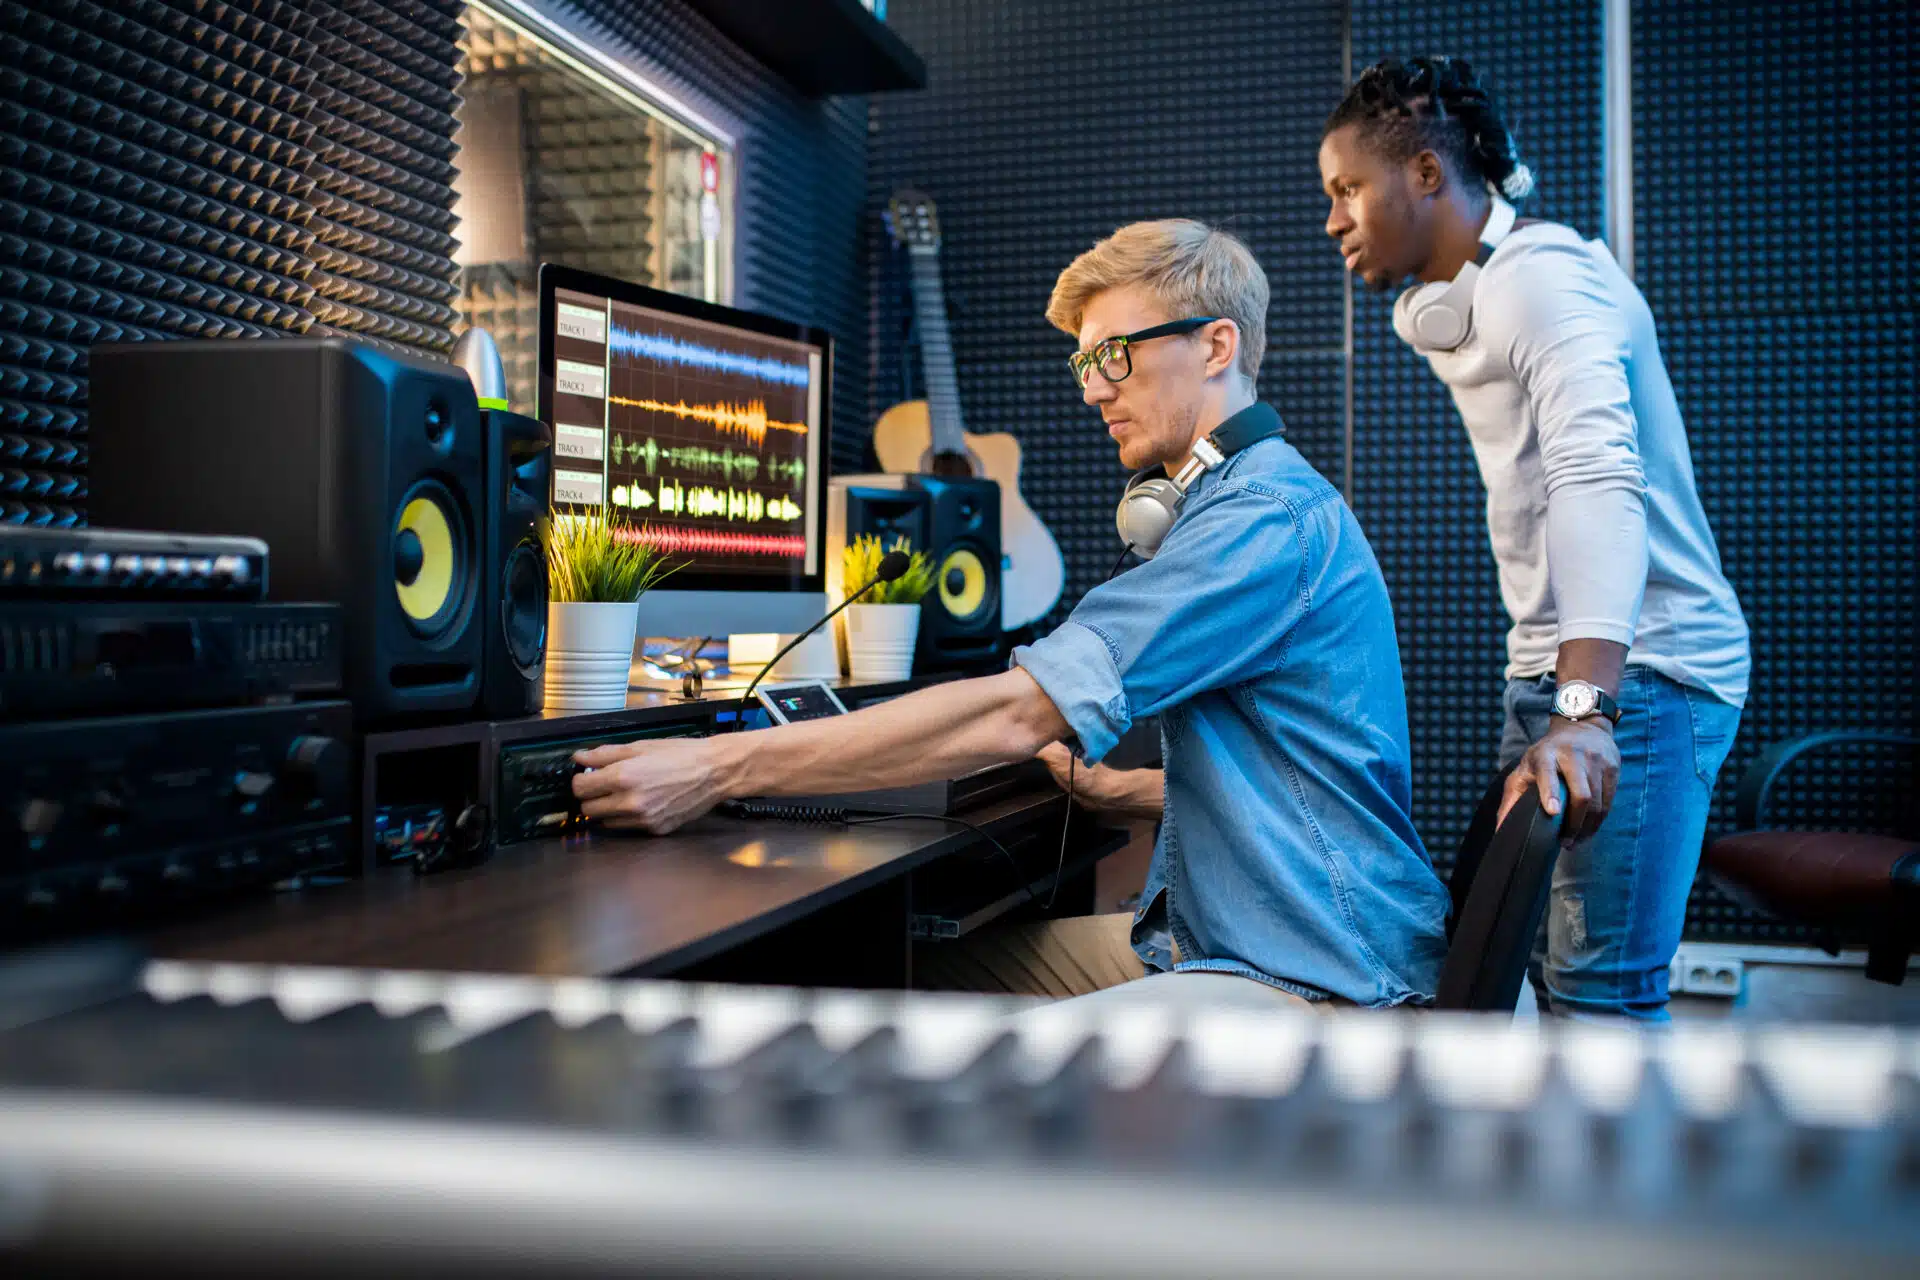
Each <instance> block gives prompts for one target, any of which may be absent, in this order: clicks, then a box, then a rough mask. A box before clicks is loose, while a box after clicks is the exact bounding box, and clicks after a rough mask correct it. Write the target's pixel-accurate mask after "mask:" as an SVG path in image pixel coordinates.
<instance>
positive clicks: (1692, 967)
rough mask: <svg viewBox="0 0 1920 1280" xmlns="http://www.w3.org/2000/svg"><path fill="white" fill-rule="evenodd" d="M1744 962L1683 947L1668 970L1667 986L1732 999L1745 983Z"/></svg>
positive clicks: (1680, 992) (1700, 994) (1693, 993)
mask: <svg viewBox="0 0 1920 1280" xmlns="http://www.w3.org/2000/svg"><path fill="white" fill-rule="evenodd" d="M1746 977H1747V967H1746V965H1745V963H1743V962H1742V961H1739V960H1735V959H1732V958H1729V957H1723V956H1715V955H1709V954H1705V953H1693V954H1689V953H1688V952H1686V951H1680V952H1678V953H1676V954H1675V955H1674V957H1673V964H1672V966H1671V967H1670V968H1669V970H1668V973H1667V989H1668V990H1669V991H1671V992H1675V993H1679V994H1684V995H1692V996H1721V997H1724V998H1726V999H1729V1000H1732V999H1735V998H1737V997H1738V996H1739V994H1740V989H1741V987H1742V986H1743V985H1744V984H1745V982H1746Z"/></svg>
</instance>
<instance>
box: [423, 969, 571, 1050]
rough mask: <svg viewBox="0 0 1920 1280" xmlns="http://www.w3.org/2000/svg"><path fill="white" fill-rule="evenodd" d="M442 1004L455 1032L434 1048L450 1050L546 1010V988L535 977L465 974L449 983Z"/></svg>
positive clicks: (443, 1038) (442, 994)
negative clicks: (497, 1028)
mask: <svg viewBox="0 0 1920 1280" xmlns="http://www.w3.org/2000/svg"><path fill="white" fill-rule="evenodd" d="M440 1004H441V1007H442V1008H444V1009H445V1010H446V1011H447V1020H448V1021H449V1022H450V1023H451V1024H452V1030H453V1032H454V1034H452V1035H448V1036H443V1037H441V1038H440V1040H439V1041H438V1042H437V1043H436V1044H434V1045H433V1046H432V1047H433V1048H437V1049H450V1048H452V1047H453V1046H454V1045H455V1044H458V1043H460V1042H461V1041H463V1040H470V1039H472V1038H473V1037H475V1036H478V1035H484V1034H485V1033H487V1032H489V1031H491V1030H493V1029H494V1028H495V1027H504V1026H505V1025H506V1024H507V1023H509V1022H512V1021H514V1020H516V1019H518V1018H524V1017H526V1016H527V1015H528V1014H530V1013H535V1012H538V1011H542V1010H544V1009H545V1008H546V1007H547V987H546V984H545V983H544V982H541V981H539V980H538V979H535V978H516V977H509V976H506V975H485V976H480V975H473V976H465V975H463V976H461V977H457V978H455V979H453V981H451V982H449V983H448V984H447V985H446V987H445V989H444V990H443V991H442V992H441V995H440Z"/></svg>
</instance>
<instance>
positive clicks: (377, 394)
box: [88, 338, 486, 722]
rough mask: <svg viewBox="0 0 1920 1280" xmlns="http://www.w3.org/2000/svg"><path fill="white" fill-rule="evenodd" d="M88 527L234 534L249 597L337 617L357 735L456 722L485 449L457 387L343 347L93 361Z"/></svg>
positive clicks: (471, 659)
mask: <svg viewBox="0 0 1920 1280" xmlns="http://www.w3.org/2000/svg"><path fill="white" fill-rule="evenodd" d="M89 374H90V386H89V390H88V400H89V404H90V410H91V414H90V416H91V422H90V427H89V432H90V437H91V439H90V445H91V455H92V456H91V458H90V460H89V465H88V472H89V488H90V490H91V492H90V495H89V498H88V508H89V510H88V515H89V517H90V518H91V520H92V521H93V523H95V524H100V525H111V526H116V527H119V528H127V529H155V530H162V531H168V532H191V533H237V534H251V535H253V536H255V537H258V538H261V539H264V540H265V542H266V543H267V548H268V569H267V598H268V599H270V600H312V601H334V602H337V603H339V604H340V605H342V606H343V611H344V613H345V615H346V621H345V625H346V628H347V635H346V637H345V639H346V644H345V646H344V653H345V657H346V677H347V691H348V696H349V697H350V698H351V699H352V701H353V704H354V709H355V712H356V714H357V715H358V717H359V718H360V719H361V720H362V721H363V722H366V721H385V720H390V719H394V718H398V717H410V716H417V715H421V714H427V713H451V712H460V711H471V710H472V709H473V708H474V707H475V706H476V705H477V704H478V703H479V700H480V690H481V675H482V668H483V662H484V657H485V643H484V638H483V633H484V631H485V627H484V626H483V622H482V613H483V610H482V602H483V597H484V596H485V594H486V593H485V589H484V588H483V586H482V578H483V563H482V562H483V556H484V554H485V551H484V541H485V520H486V503H485V494H486V489H485V488H484V482H485V464H486V441H485V439H484V438H483V434H482V429H481V421H480V409H479V405H478V403H477V402H476V400H475V398H474V391H473V384H472V383H471V382H469V381H468V379H467V375H466V374H465V372H463V371H462V370H461V369H459V368H457V367H455V366H453V365H448V364H435V363H432V362H430V361H427V360H424V359H418V358H415V357H411V356H403V355H395V354H390V353H388V352H386V351H383V350H379V349H376V348H374V347H372V346H369V345H366V344H363V343H359V342H354V341H351V340H349V339H344V338H278V339H261V340H248V339H227V340H223V341H193V342H143V343H138V344H132V345H121V346H102V347H96V348H94V349H93V352H92V354H91V356H90V359H89Z"/></svg>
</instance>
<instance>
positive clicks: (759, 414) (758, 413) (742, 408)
mask: <svg viewBox="0 0 1920 1280" xmlns="http://www.w3.org/2000/svg"><path fill="white" fill-rule="evenodd" d="M607 398H608V399H609V400H611V401H612V402H613V403H615V404H624V405H627V406H629V407H631V408H635V409H645V410H646V411H647V412H649V413H670V414H672V415H673V416H674V417H676V418H690V419H692V420H693V421H695V422H704V423H706V424H707V425H708V426H710V427H712V428H713V429H714V430H715V431H720V432H729V431H731V432H733V433H735V434H737V435H743V436H745V437H746V438H747V439H749V440H751V441H753V443H755V444H762V443H764V442H765V441H766V438H767V432H769V431H792V432H794V433H796V434H799V435H805V434H806V430H807V424H806V423H804V422H776V421H774V420H773V419H772V418H769V417H768V416H767V406H766V404H765V403H764V402H763V401H760V400H752V401H749V402H748V403H746V404H688V403H687V402H686V401H685V400H676V401H674V402H673V403H672V404H668V403H666V402H665V401H664V400H629V399H627V398H626V397H625V396H608V397H607Z"/></svg>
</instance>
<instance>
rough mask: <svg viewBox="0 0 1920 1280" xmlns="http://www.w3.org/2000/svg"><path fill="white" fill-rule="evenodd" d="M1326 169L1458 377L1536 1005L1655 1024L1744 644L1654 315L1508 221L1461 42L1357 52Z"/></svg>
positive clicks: (1502, 136) (1624, 286)
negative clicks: (1546, 855)
mask: <svg viewBox="0 0 1920 1280" xmlns="http://www.w3.org/2000/svg"><path fill="white" fill-rule="evenodd" d="M1320 174H1321V178H1322V181H1323V184H1324V186H1325V189H1326V194H1327V197H1328V199H1329V200H1330V201H1331V202H1332V209H1331V211H1330V213H1329V215H1328V217H1327V223H1326V229H1327V234H1328V235H1330V236H1332V237H1334V239H1335V240H1337V241H1338V242H1339V245H1340V252H1341V254H1342V255H1343V256H1344V258H1345V259H1346V265H1347V270H1349V271H1351V272H1353V273H1354V274H1355V275H1356V276H1358V277H1359V278H1360V279H1362V280H1364V281H1365V282H1366V283H1367V284H1368V285H1369V286H1371V287H1372V288H1374V289H1376V290H1385V289H1389V288H1392V287H1394V286H1396V285H1398V284H1400V283H1401V282H1402V281H1405V280H1408V279H1409V277H1411V278H1412V279H1413V280H1414V281H1415V282H1416V283H1415V284H1414V285H1413V286H1412V287H1411V288H1408V289H1407V290H1405V291H1404V292H1403V293H1401V295H1400V296H1399V298H1398V299H1397V300H1396V302H1395V305H1394V316H1393V324H1394V329H1395V331H1396V332H1397V333H1398V334H1399V335H1400V337H1401V338H1402V339H1403V340H1404V341H1406V342H1407V343H1408V344H1409V345H1410V346H1412V347H1413V348H1414V349H1415V350H1416V351H1418V352H1419V353H1420V354H1421V355H1423V356H1424V357H1425V358H1426V360H1427V362H1428V363H1429V365H1431V367H1432V368H1433V371H1434V372H1435V373H1436V374H1437V375H1438V376H1439V378H1440V380H1441V381H1442V382H1443V383H1445V384H1446V386H1447V388H1448V390H1449V391H1450V392H1451V393H1452V396H1453V401H1454V404H1455V406H1456V407H1457V408H1458V409H1459V411H1460V416H1461V418H1462V419H1463V420H1464V422H1465V425H1466V428H1467V436H1468V439H1469V440H1470V441H1471V443H1472V445H1473V448H1474V452H1475V454H1476V455H1477V457H1478V461H1479V466H1480V475H1481V478H1482V479H1483V480H1484V481H1485V482H1486V487H1487V518H1488V524H1489V531H1490V534H1491V538H1492V544H1493V553H1494V558H1495V560H1496V562H1497V564H1498V568H1499V579H1500V593H1501V596H1502V598H1503V600H1504V602H1505V604H1506V607H1507V610H1508V612H1509V613H1510V614H1511V616H1512V620H1513V627H1512V630H1511V631H1510V632H1509V633H1508V636H1507V659H1508V660H1507V668H1506V675H1507V681H1508V683H1507V687H1506V696H1505V711H1506V725H1505V732H1504V734H1503V737H1502V742H1501V757H1502V764H1503V765H1507V764H1512V765H1514V766H1515V768H1514V771H1513V773H1512V775H1511V777H1510V779H1509V783H1508V787H1507V794H1506V804H1507V805H1509V806H1510V805H1511V804H1512V803H1513V802H1514V800H1515V799H1516V798H1518V797H1519V796H1520V795H1522V794H1524V793H1525V791H1526V789H1527V788H1528V787H1536V788H1538V790H1539V792H1540V795H1541V798H1542V801H1543V802H1544V803H1545V805H1546V806H1547V807H1548V808H1549V809H1552V808H1554V807H1555V805H1556V803H1557V799H1556V793H1557V791H1558V786H1557V785H1556V782H1557V781H1564V783H1565V785H1566V789H1567V795H1568V804H1567V814H1566V820H1565V831H1566V832H1567V833H1568V835H1569V837H1570V843H1569V844H1568V846H1567V848H1566V849H1565V851H1564V852H1563V853H1562V856H1561V858H1560V862H1559V865H1558V867H1557V868H1556V870H1555V872H1554V880H1553V889H1552V898H1551V904H1550V906H1549V909H1548V914H1547V928H1546V946H1545V948H1544V951H1543V953H1542V954H1540V955H1536V956H1535V960H1534V966H1533V973H1532V977H1533V983H1534V987H1535V991H1536V995H1537V996H1538V998H1539V999H1540V1001H1541V1003H1542V1004H1543V1005H1544V1006H1546V1007H1548V1008H1550V1009H1551V1010H1553V1011H1555V1012H1559V1013H1565V1014H1571V1015H1579V1014H1593V1015H1602V1016H1626V1017H1632V1018H1639V1019H1645V1020H1650V1021H1662V1020H1665V1018H1666V1017H1667V1012H1666V1004H1667V967H1668V965H1669V964H1670V963H1671V961H1672V958H1673V954H1674V951H1675V949H1676V948H1677V947H1678V945H1679V941H1680V928H1681V925H1682V923H1683V921H1684V918H1685V914H1686V900H1687V894H1688V891H1689V889H1690V887H1691V885H1692V883H1693V877H1694V872H1695V869H1696V866H1697V864H1698V861H1699V856H1700V846H1701V841H1702V837H1703V835H1704V832H1705V828H1706V820H1707V810H1708V806H1709V803H1710V801H1711V799H1712V794H1713V784H1714V779H1715V777H1716V775H1717V774H1718V773H1719V770H1720V766H1721V763H1722V762H1723V761H1724V760H1725V758H1726V754H1727V749H1728V747H1729V746H1730V745H1731V744H1732V741H1733V735H1734V731H1735V729H1736V727H1737V725H1738V723H1739V719H1740V708H1741V706H1742V705H1743V703H1744V702H1745V700H1746V694H1747V678H1748V667H1749V656H1748V644H1747V626H1746V621H1745V619H1744V618H1743V617H1742V615H1741V611H1740V605H1739V602H1738V601H1737V600H1736V599H1735V597H1734V593H1733V589H1732V588H1731V587H1730V586H1729V585H1728V583H1727V580H1726V577H1725V576H1724V575H1723V574H1722V572H1721V568H1720V554H1719V551H1718V549H1717V547H1716V546H1715V543H1714V537H1713V531H1712V530H1711V529H1710V528H1709V527H1708V524H1707V519H1706V515H1705V513H1704V512H1703V511H1702V509H1701V506H1700V499H1699V496H1698V494H1697V493H1696V491H1695V488H1694V477H1693V465H1692V462H1691V460H1690V458H1689V456H1688V452H1687V436H1686V428H1685V426H1684V424H1683V423H1682V421H1681V416H1680V407H1679V405H1678V403H1677V402H1676V400H1675V398H1674V394H1673V387H1672V384H1671V383H1670V382H1669V381H1668V378H1667V372H1666V367H1665V365H1664V364H1663V362H1662V360H1661V357H1660V348H1659V342H1658V338H1657V336H1656V334H1655V331H1654V323H1653V316H1652V313H1651V312H1650V311H1649V310H1648V308H1647V303H1646V300H1645V299H1644V298H1643V297H1642V296H1641V294H1640V291H1639V290H1638V289H1637V288H1636V287H1635V286H1634V283H1633V281H1632V279H1631V278H1629V277H1628V276H1627V274H1626V273H1625V272H1624V271H1622V270H1621V268H1620V266H1619V265H1618V264H1617V263H1616V262H1615V261H1614V259H1613V257H1612V255H1611V254H1610V253H1609V252H1608V250H1607V248H1606V247H1605V246H1604V245H1603V244H1601V243H1600V242H1598V241H1589V240H1585V239H1583V238H1582V237H1581V236H1580V235H1579V234H1578V233H1576V232H1575V231H1573V230H1571V229H1570V228H1568V227H1565V226H1561V225H1558V224H1556V223H1552V222H1546V221H1539V220H1535V219H1522V218H1517V215H1516V211H1515V209H1514V207H1513V205H1514V203H1516V202H1518V201H1520V200H1522V199H1524V198H1525V197H1526V196H1527V194H1528V193H1529V192H1530V191H1531V190H1532V186H1533V176H1532V173H1531V172H1530V171H1529V170H1528V168H1527V166H1526V165H1524V164H1522V163H1521V162H1520V158H1519V155H1518V153H1517V151H1516V149H1515V146H1514V141H1513V137H1512V134H1511V133H1510V132H1509V131H1508V129H1507V126H1506V125H1505V123H1504V122H1503V121H1502V119H1501V116H1500V111H1499V109H1498V107H1497V106H1496V104H1495V102H1494V100H1493V98H1492V96H1491V95H1490V94H1489V93H1488V91H1487V89H1486V88H1485V86H1484V85H1483V84H1482V83H1481V82H1480V80H1479V78H1478V77H1477V76H1476V75H1475V74H1474V72H1473V69H1472V68H1471V67H1469V66H1468V65H1467V64H1466V63H1465V62H1464V61H1462V60H1460V59H1458V58H1414V59H1411V60H1408V61H1406V62H1399V61H1394V60H1389V61H1384V62H1380V63H1378V64H1376V65H1374V66H1372V67H1369V68H1368V69H1367V70H1366V71H1365V73H1363V74H1362V75H1361V76H1360V78H1359V80H1358V81H1357V82H1356V83H1355V84H1354V85H1353V87H1352V88H1351V89H1350V90H1349V91H1348V93H1347V95H1346V98H1345V100H1344V101H1342V102H1341V103H1340V105H1339V106H1338V108H1336V109H1335V111H1334V112H1333V114H1332V115H1331V116H1330V117H1329V118H1328V120H1327V124H1326V128H1325V131H1324V134H1323V138H1322V141H1321V145H1320ZM1416 696H1417V693H1416ZM1502 812H1503V814H1504V809H1503V810H1502ZM1603 819H1604V820H1605V821H1604V822H1603V821H1602V820H1603Z"/></svg>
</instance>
